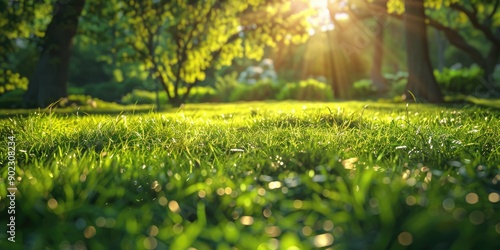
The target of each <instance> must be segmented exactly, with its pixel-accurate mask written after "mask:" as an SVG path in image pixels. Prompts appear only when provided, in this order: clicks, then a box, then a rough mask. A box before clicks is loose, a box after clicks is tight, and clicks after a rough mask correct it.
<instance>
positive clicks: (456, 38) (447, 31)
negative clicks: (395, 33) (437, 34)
mask: <svg viewBox="0 0 500 250" xmlns="http://www.w3.org/2000/svg"><path fill="white" fill-rule="evenodd" d="M389 15H391V16H393V17H395V18H398V19H402V15H398V14H395V13H392V14H389ZM427 19H428V20H429V25H431V26H432V27H434V28H435V29H437V30H440V31H442V32H443V33H444V35H445V36H446V38H447V40H448V42H449V43H450V44H451V45H453V46H455V47H457V48H458V49H460V50H462V51H463V52H464V53H466V54H467V55H468V56H469V57H470V58H471V59H472V60H474V61H475V62H476V63H478V64H479V65H482V66H484V63H485V58H484V56H483V55H482V54H481V52H480V51H479V50H477V49H476V48H474V47H473V46H472V45H470V44H469V43H468V42H467V40H466V39H465V38H464V37H463V36H462V35H460V33H458V31H456V30H454V29H452V28H450V27H447V26H445V25H443V24H442V23H440V22H438V21H436V20H434V19H432V18H429V17H428V18H427Z"/></svg>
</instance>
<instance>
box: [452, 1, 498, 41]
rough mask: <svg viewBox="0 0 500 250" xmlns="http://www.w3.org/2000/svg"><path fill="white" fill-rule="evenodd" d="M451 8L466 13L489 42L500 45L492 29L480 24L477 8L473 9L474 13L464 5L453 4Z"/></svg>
mask: <svg viewBox="0 0 500 250" xmlns="http://www.w3.org/2000/svg"><path fill="white" fill-rule="evenodd" d="M473 6H474V5H473ZM450 7H451V8H452V9H455V10H457V11H460V12H462V13H464V14H465V15H466V16H467V17H468V18H469V20H470V21H471V23H472V26H474V27H475V28H476V29H478V30H480V31H481V32H482V33H483V34H484V36H485V37H486V38H487V39H488V40H490V41H491V42H492V43H493V44H500V39H498V38H497V37H495V34H493V32H492V31H491V29H490V27H489V26H487V25H485V24H481V23H480V22H479V19H478V17H477V15H476V13H477V11H476V10H475V8H473V9H474V11H470V10H468V9H467V8H465V7H464V6H463V5H461V4H458V3H452V4H451V5H450Z"/></svg>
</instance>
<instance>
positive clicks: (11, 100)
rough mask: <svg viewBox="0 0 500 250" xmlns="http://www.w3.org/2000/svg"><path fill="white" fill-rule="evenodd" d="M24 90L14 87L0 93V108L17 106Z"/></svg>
mask: <svg viewBox="0 0 500 250" xmlns="http://www.w3.org/2000/svg"><path fill="white" fill-rule="evenodd" d="M24 92H25V91H24V90H22V89H15V90H12V91H9V92H6V93H3V94H2V95H0V108H19V104H20V103H21V102H22V100H23V96H24Z"/></svg>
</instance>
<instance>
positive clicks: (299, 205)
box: [293, 200, 302, 209]
mask: <svg viewBox="0 0 500 250" xmlns="http://www.w3.org/2000/svg"><path fill="white" fill-rule="evenodd" d="M293 207H294V208H295V209H300V208H302V201H301V200H294V201H293Z"/></svg>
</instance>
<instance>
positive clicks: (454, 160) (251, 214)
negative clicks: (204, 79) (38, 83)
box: [0, 102, 500, 249]
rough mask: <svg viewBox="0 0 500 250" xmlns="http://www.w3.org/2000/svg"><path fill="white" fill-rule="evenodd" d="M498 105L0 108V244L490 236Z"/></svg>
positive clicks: (271, 244) (443, 242)
mask: <svg viewBox="0 0 500 250" xmlns="http://www.w3.org/2000/svg"><path fill="white" fill-rule="evenodd" d="M499 118H500V112H498V111H495V110H489V109H485V108H478V107H474V106H468V107H442V106H441V107H440V106H432V105H424V104H410V105H409V106H406V105H404V104H401V105H399V104H378V103H365V102H344V103H306V102H276V103H262V102H255V103H240V104H220V105H219V104H218V105H215V104H214V105H203V104H199V105H186V106H185V107H184V108H182V109H178V110H173V111H171V112H165V113H159V114H136V115H131V114H126V115H116V114H115V115H93V116H82V115H77V114H75V113H73V114H67V115H55V114H45V113H31V114H30V115H29V116H28V117H18V118H8V119H3V120H0V135H1V142H2V143H3V145H4V146H2V147H1V149H0V155H1V156H2V157H1V159H0V161H3V163H2V165H3V166H6V165H7V164H6V161H7V160H6V158H7V157H6V155H7V140H8V138H7V137H8V136H10V135H14V136H15V140H16V158H17V164H18V165H17V172H16V175H17V178H18V183H17V188H18V194H17V196H16V225H17V227H16V230H17V231H16V241H17V242H16V244H15V245H13V244H11V243H10V242H8V241H6V239H5V238H6V237H7V235H6V231H7V230H6V226H5V225H6V224H7V223H8V222H7V220H6V219H7V206H8V201H7V200H6V195H7V186H6V184H5V183H6V180H7V169H6V167H4V168H2V171H1V178H3V181H2V182H0V196H1V201H0V213H1V214H2V216H1V217H0V218H1V220H0V225H2V226H1V227H0V228H1V230H0V238H1V241H0V248H1V249H14V248H13V247H14V246H18V247H19V248H26V249H45V247H47V249H53V248H56V249H57V248H61V249H66V248H68V247H75V248H77V247H82V246H85V247H86V248H87V249H119V248H121V249H154V248H156V249H185V248H188V247H194V248H196V249H231V248H232V247H235V248H237V249H297V248H298V249H311V248H315V249H317V248H329V247H333V249H383V248H388V249H404V248H412V249H433V248H434V249H450V248H452V249H472V248H477V247H480V248H482V249H495V248H496V249H500V248H499V247H500V240H499V239H500V237H499V236H500V213H499V208H500V202H499V192H500V185H499V182H500V139H499V135H500V123H499ZM294 247H295V248H294ZM235 248H233V249H235Z"/></svg>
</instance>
